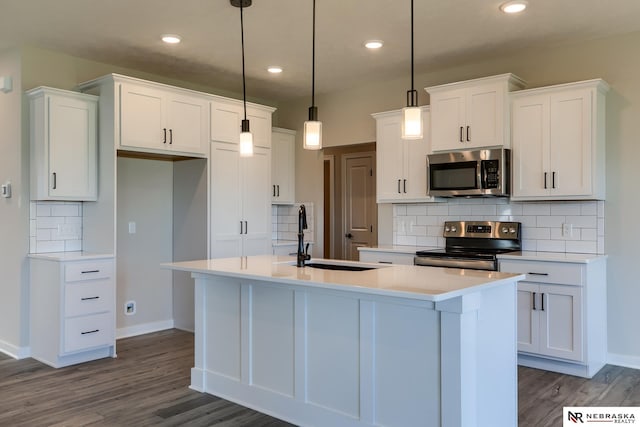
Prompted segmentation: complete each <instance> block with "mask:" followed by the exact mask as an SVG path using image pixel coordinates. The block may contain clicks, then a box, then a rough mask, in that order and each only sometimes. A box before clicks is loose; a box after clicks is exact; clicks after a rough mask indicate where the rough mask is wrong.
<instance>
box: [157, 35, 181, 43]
mask: <svg viewBox="0 0 640 427" xmlns="http://www.w3.org/2000/svg"><path fill="white" fill-rule="evenodd" d="M180 40H181V39H180V36H178V35H176V34H165V35H163V36H162V41H163V42H165V43H169V44H176V43H180Z"/></svg>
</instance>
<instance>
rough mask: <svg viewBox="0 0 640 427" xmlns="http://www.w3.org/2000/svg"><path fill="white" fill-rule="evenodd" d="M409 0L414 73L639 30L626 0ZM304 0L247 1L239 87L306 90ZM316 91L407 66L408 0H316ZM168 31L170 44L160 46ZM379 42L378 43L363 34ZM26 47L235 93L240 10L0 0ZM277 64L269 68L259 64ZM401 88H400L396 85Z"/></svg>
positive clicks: (3, 27)
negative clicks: (509, 10)
mask: <svg viewBox="0 0 640 427" xmlns="http://www.w3.org/2000/svg"><path fill="white" fill-rule="evenodd" d="M501 3H502V2H501V1H500V0H445V1H435V0H417V1H415V6H414V7H415V70H416V73H420V72H426V71H428V70H430V69H436V68H442V67H446V66H451V65H453V64H457V63H461V62H467V61H473V60H477V59H480V58H481V57H483V56H497V55H503V54H509V53H513V52H515V51H517V50H519V49H522V48H529V47H545V46H551V45H555V44H561V43H572V42H578V41H581V40H586V39H595V38H602V37H607V36H611V35H615V34H622V33H629V32H634V31H640V1H638V0H607V1H603V0H529V8H528V9H527V11H525V12H524V13H522V14H520V15H515V16H514V15H505V14H503V13H502V12H500V11H499V10H498V7H499V5H500V4H501ZM311 20H312V1H311V0H253V5H252V6H251V7H249V8H247V9H245V10H244V24H245V49H246V73H247V92H248V95H249V96H250V97H253V98H263V99H272V100H274V101H282V100H286V99H289V98H292V97H298V96H304V95H306V94H309V92H310V90H311ZM316 26H317V28H316V93H322V92H331V91H338V90H341V89H344V88H347V87H350V86H353V85H356V84H360V83H362V82H366V81H381V80H384V79H389V78H398V77H401V76H403V75H404V74H403V73H406V76H407V85H408V86H410V83H409V73H410V2H409V0H317V2H316ZM166 33H175V34H179V35H181V36H182V43H180V44H178V45H166V44H164V43H162V42H161V41H160V36H161V35H162V34H166ZM368 39H382V40H384V42H385V45H384V47H383V48H382V49H380V50H378V51H368V50H367V49H365V48H364V47H363V42H364V41H365V40H368ZM20 45H29V46H36V47H41V48H45V49H51V50H56V51H61V52H64V53H67V54H70V55H73V56H78V57H82V58H88V59H92V60H95V61H99V62H105V63H109V64H114V65H119V66H123V67H127V68H133V69H137V70H141V71H146V72H151V73H155V74H161V75H165V76H167V77H171V78H178V79H182V80H187V81H192V82H194V83H200V84H205V85H208V86H211V87H217V88H220V89H224V90H229V91H234V92H238V93H240V92H241V91H242V81H241V79H240V76H241V72H242V63H241V56H240V13H239V9H238V8H235V7H233V6H231V5H230V4H229V0H107V1H105V0H100V1H98V0H0V49H4V48H8V47H14V46H20ZM274 64H277V65H280V66H282V67H283V68H284V72H283V73H282V74H280V75H270V74H268V73H267V72H266V68H267V66H269V65H274ZM407 89H409V87H408V88H407Z"/></svg>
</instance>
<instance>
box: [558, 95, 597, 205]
mask: <svg viewBox="0 0 640 427" xmlns="http://www.w3.org/2000/svg"><path fill="white" fill-rule="evenodd" d="M550 110H551V111H550V113H551V129H550V134H551V143H550V147H551V149H550V163H551V174H552V182H551V185H550V188H551V195H553V196H583V195H590V194H592V193H593V186H592V167H591V163H592V155H593V153H592V148H593V145H592V138H591V120H592V117H591V91H590V90H588V89H577V90H567V91H564V92H562V93H558V94H553V95H551V107H550Z"/></svg>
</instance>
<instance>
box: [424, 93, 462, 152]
mask: <svg viewBox="0 0 640 427" xmlns="http://www.w3.org/2000/svg"><path fill="white" fill-rule="evenodd" d="M465 109H466V98H465V90H463V89H458V90H451V91H446V92H442V93H437V94H433V95H431V149H432V150H433V151H442V150H458V149H462V148H465V147H466V146H467V144H466V141H465V139H466V138H465V131H466V129H465V128H464V127H465V126H466V125H465Z"/></svg>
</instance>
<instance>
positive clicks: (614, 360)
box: [607, 353, 640, 369]
mask: <svg viewBox="0 0 640 427" xmlns="http://www.w3.org/2000/svg"><path fill="white" fill-rule="evenodd" d="M607 363H608V364H610V365H616V366H624V367H625V368H632V369H640V356H630V355H626V354H616V353H609V354H608V355H607Z"/></svg>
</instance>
